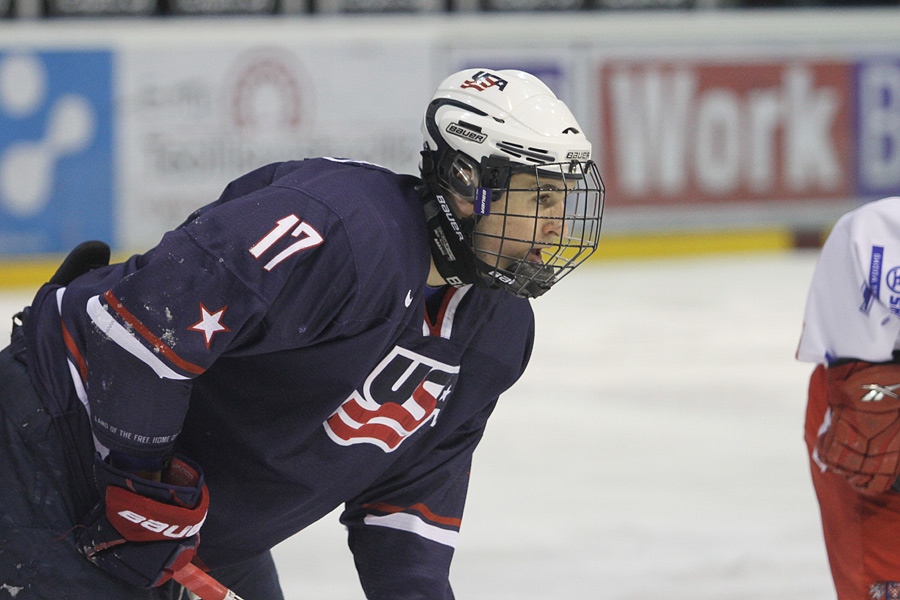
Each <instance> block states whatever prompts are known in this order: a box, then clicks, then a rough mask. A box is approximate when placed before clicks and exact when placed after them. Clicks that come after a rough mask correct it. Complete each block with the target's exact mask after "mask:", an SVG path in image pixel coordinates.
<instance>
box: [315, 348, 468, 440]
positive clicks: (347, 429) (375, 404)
mask: <svg viewBox="0 0 900 600" xmlns="http://www.w3.org/2000/svg"><path fill="white" fill-rule="evenodd" d="M458 377H459V367H458V366H452V365H447V364H444V363H442V362H439V361H436V360H434V359H431V358H428V357H427V356H423V355H421V354H418V353H416V352H413V351H411V350H407V349H406V348H401V347H400V346H395V347H394V349H393V350H391V352H390V353H389V354H388V355H387V357H386V358H385V359H384V360H382V361H381V362H380V363H379V364H378V366H376V367H375V369H374V370H373V371H372V373H371V374H369V376H368V377H367V378H366V382H365V384H364V385H363V389H362V392H360V391H359V390H356V391H354V392H353V393H352V394H351V395H350V397H349V398H347V400H345V401H344V403H343V404H341V406H340V407H339V408H338V409H337V410H336V411H335V412H334V413H333V414H332V415H331V416H330V417H329V418H328V419H327V420H326V421H325V423H324V426H325V431H326V433H327V434H328V437H330V438H331V439H332V440H333V441H334V442H336V443H338V444H340V445H341V446H350V445H353V444H372V445H374V446H377V447H379V448H381V449H382V450H384V451H385V452H393V451H394V450H396V449H397V448H398V447H399V446H400V444H402V443H403V442H404V441H405V440H406V439H408V438H409V437H410V436H411V435H412V434H413V433H415V432H416V431H417V430H418V429H419V428H421V427H422V426H423V425H425V424H426V423H428V422H429V421H430V422H431V423H432V425H433V424H434V423H436V422H437V418H438V415H439V414H440V411H441V409H442V407H443V406H444V404H445V403H446V400H447V396H449V395H450V392H451V391H452V390H453V386H454V384H455V383H456V379H457V378H458Z"/></svg>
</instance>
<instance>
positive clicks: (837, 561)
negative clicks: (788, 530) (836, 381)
mask: <svg viewBox="0 0 900 600" xmlns="http://www.w3.org/2000/svg"><path fill="white" fill-rule="evenodd" d="M827 407H828V406H827V402H826V390H825V368H824V367H823V366H822V365H819V366H818V367H816V369H815V370H814V371H813V374H812V377H811V379H810V385H809V402H808V404H807V408H806V434H805V440H806V446H807V448H808V449H809V452H810V466H811V469H812V480H813V485H814V487H815V490H816V496H817V497H818V499H819V508H820V511H821V516H822V530H823V533H824V534H825V547H826V549H827V551H828V561H829V564H830V566H831V573H832V576H833V578H834V585H835V588H836V590H837V596H838V600H869V599H870V598H873V597H874V598H881V597H884V596H883V594H884V592H883V591H881V590H880V589H879V588H873V587H872V586H876V585H878V584H881V583H883V582H886V581H887V582H900V493H897V492H893V491H888V492H886V493H884V494H881V495H880V496H876V497H872V498H870V497H866V496H863V495H862V494H859V493H857V492H856V491H854V490H853V489H852V488H851V487H850V486H849V485H848V484H847V483H846V482H845V481H844V479H843V478H841V477H840V476H838V475H835V474H833V473H831V472H829V471H825V472H822V470H821V468H820V467H819V466H818V465H817V464H816V463H815V462H814V461H813V460H812V450H813V448H814V447H815V443H816V434H817V432H818V430H819V427H820V426H821V425H822V422H823V420H824V418H825V412H826V409H827ZM890 587H891V588H894V589H900V585H896V586H890ZM873 593H874V595H873ZM887 597H888V598H891V597H893V596H891V595H890V594H889V595H888V596H887Z"/></svg>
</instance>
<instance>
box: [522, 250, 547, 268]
mask: <svg viewBox="0 0 900 600" xmlns="http://www.w3.org/2000/svg"><path fill="white" fill-rule="evenodd" d="M525 260H527V261H529V262H535V263H539V264H543V262H544V255H543V254H542V253H541V248H532V249H531V252H529V253H528V256H527V257H525Z"/></svg>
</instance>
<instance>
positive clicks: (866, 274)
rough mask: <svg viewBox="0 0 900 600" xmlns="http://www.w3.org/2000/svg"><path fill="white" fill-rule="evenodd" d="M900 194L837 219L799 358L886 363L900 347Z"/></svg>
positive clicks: (818, 271) (812, 292) (815, 283)
mask: <svg viewBox="0 0 900 600" xmlns="http://www.w3.org/2000/svg"><path fill="white" fill-rule="evenodd" d="M898 336H900V197H897V196H894V197H889V198H884V199H882V200H877V201H874V202H870V203H868V204H865V205H863V206H861V207H859V208H857V209H856V210H853V211H851V212H849V213H847V214H846V215H844V216H843V217H841V219H840V220H838V222H837V224H836V225H835V226H834V229H833V230H832V231H831V233H830V234H829V236H828V239H827V240H826V242H825V244H824V246H823V247H822V252H821V255H820V257H819V260H818V263H817V264H816V268H815V271H814V273H813V278H812V283H811V284H810V288H809V296H808V298H807V302H806V313H805V316H804V323H803V333H802V335H801V337H800V344H799V346H798V348H797V359H798V360H801V361H804V362H814V363H830V362H833V361H835V360H838V359H858V360H865V361H868V362H886V361H890V360H892V359H893V355H894V351H895V350H897V349H898V347H900V341H898Z"/></svg>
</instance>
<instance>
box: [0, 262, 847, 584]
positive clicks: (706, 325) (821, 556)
mask: <svg viewBox="0 0 900 600" xmlns="http://www.w3.org/2000/svg"><path fill="white" fill-rule="evenodd" d="M814 261H815V254H814V253H809V252H801V253H785V254H780V253H779V254H764V255H735V256H719V257H704V258H694V259H678V260H642V261H622V262H610V263H597V264H590V265H587V266H585V267H583V268H581V269H579V270H578V271H576V272H575V273H574V274H573V275H571V276H570V277H568V278H567V279H566V280H564V281H563V282H561V283H560V284H559V286H558V287H557V288H555V289H554V290H553V291H552V292H551V293H549V294H547V295H546V296H544V297H542V298H540V299H538V300H536V301H535V302H534V308H535V312H536V317H537V328H538V330H537V331H538V333H537V345H536V348H535V351H534V355H533V358H532V362H531V365H530V367H529V369H528V371H527V372H526V374H525V376H524V377H523V379H522V380H521V381H520V382H519V383H518V384H517V385H516V386H515V387H514V388H513V389H512V390H510V391H509V392H508V393H507V394H506V395H505V396H504V397H503V398H502V399H501V402H500V405H499V406H498V408H497V410H496V412H495V413H494V416H493V417H492V419H491V421H490V423H489V424H488V431H487V434H486V436H485V439H484V441H483V442H482V444H481V446H480V447H479V449H478V451H477V452H476V455H475V464H474V466H473V470H472V483H471V487H470V492H469V501H468V506H467V509H466V515H465V519H464V522H463V529H462V535H461V537H460V542H459V547H458V548H457V553H456V558H455V560H454V566H453V571H452V581H453V585H454V590H455V592H456V596H457V597H458V598H460V600H464V599H465V600H507V599H508V600H512V599H516V600H548V599H553V600H587V599H604V600H605V599H614V600H646V599H647V598H665V599H666V600H797V599H803V600H826V599H832V598H834V592H833V588H832V586H831V581H830V577H829V574H828V569H827V564H826V559H825V551H824V547H823V544H822V541H821V534H820V532H819V522H818V509H817V506H816V502H815V498H814V496H813V493H812V489H811V484H810V482H809V474H808V468H807V458H806V455H805V449H804V446H803V442H802V427H803V411H804V404H805V394H806V383H807V378H808V375H809V372H810V371H811V366H810V365H805V364H802V363H797V362H795V360H794V351H795V350H796V343H797V339H798V336H799V333H800V328H801V324H802V323H801V321H802V314H803V304H804V300H805V295H806V287H807V285H808V284H809V279H810V277H811V275H812V269H813V265H814ZM29 293H30V291H29V292H23V291H5V292H0V311H2V313H0V314H9V313H11V312H13V311H14V310H17V308H18V306H19V305H20V304H22V303H23V302H25V301H27V299H28V295H29ZM0 326H2V329H0V333H2V334H3V336H4V338H3V339H6V338H5V336H6V332H7V331H8V328H9V325H8V319H7V318H5V317H4V318H3V319H2V323H0ZM275 556H276V561H277V562H278V564H279V568H280V573H281V579H282V584H283V586H284V589H285V593H286V596H287V598H289V599H297V600H299V599H306V598H315V599H316V600H361V599H362V598H363V595H362V592H361V591H360V587H359V583H358V581H357V579H356V575H355V571H354V569H353V561H352V557H351V555H350V553H349V551H348V550H347V547H346V542H345V535H344V532H343V530H342V527H341V526H340V524H339V523H338V522H337V514H336V513H335V514H332V515H330V516H329V517H327V518H326V519H324V520H323V521H321V522H319V523H317V524H315V525H314V526H312V527H310V528H309V529H307V530H306V531H304V532H302V533H301V534H299V535H297V536H295V537H294V538H292V539H290V540H288V541H287V542H285V543H283V544H281V545H280V546H279V547H277V548H276V550H275Z"/></svg>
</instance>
